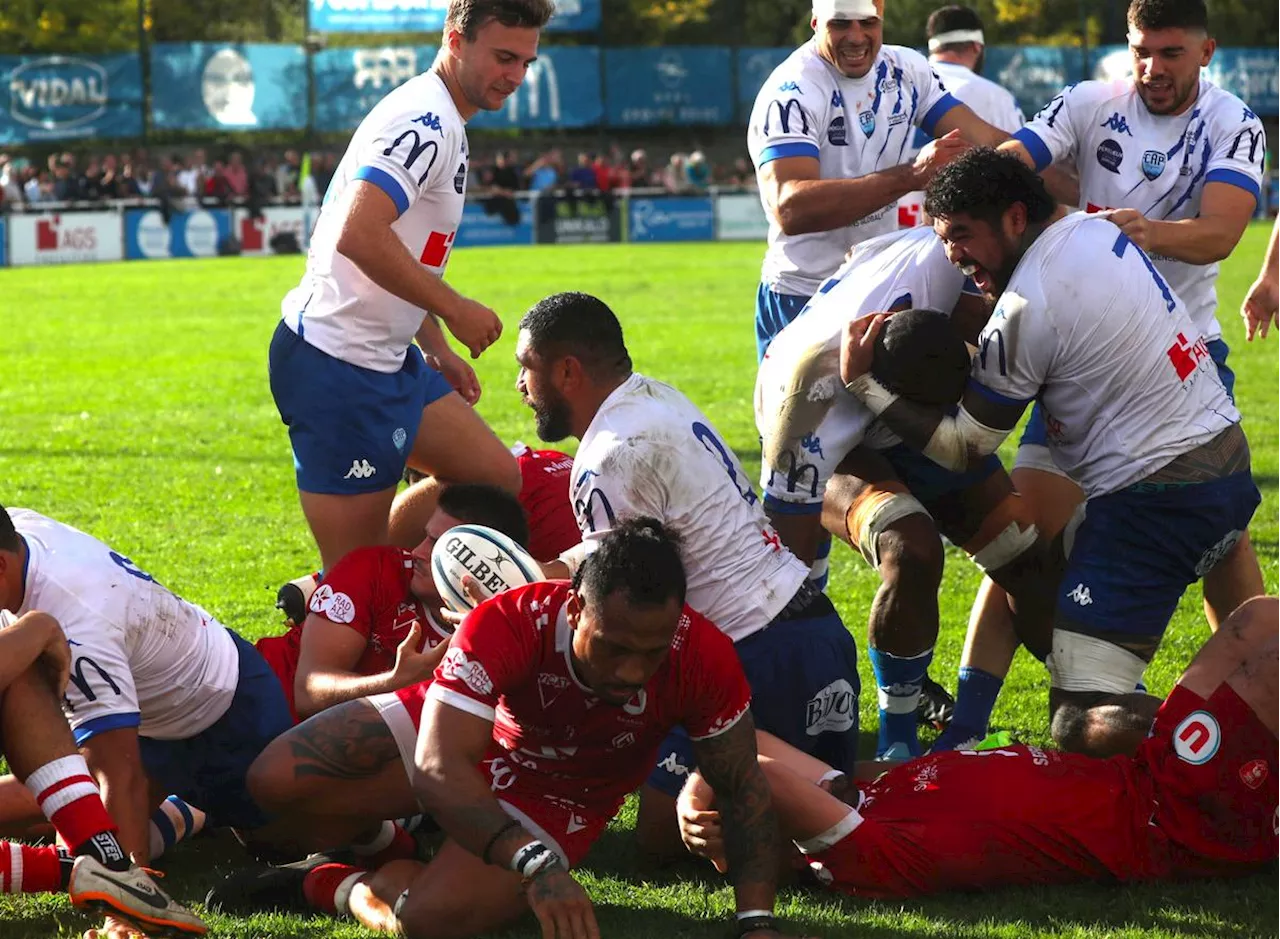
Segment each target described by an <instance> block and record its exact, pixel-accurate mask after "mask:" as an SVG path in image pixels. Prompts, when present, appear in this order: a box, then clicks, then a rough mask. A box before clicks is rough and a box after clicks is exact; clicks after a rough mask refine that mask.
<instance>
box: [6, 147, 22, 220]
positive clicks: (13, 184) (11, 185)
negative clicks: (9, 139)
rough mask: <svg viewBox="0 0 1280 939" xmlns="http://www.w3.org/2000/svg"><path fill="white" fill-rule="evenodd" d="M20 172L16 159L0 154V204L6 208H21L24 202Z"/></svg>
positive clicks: (20, 167)
mask: <svg viewBox="0 0 1280 939" xmlns="http://www.w3.org/2000/svg"><path fill="white" fill-rule="evenodd" d="M22 172H23V167H22V166H20V165H19V162H18V161H17V160H16V159H15V160H11V159H9V157H8V155H7V154H0V203H3V205H4V206H5V207H7V208H13V207H21V206H22V204H23V202H25V201H26V200H25V198H24V196H23V195H22Z"/></svg>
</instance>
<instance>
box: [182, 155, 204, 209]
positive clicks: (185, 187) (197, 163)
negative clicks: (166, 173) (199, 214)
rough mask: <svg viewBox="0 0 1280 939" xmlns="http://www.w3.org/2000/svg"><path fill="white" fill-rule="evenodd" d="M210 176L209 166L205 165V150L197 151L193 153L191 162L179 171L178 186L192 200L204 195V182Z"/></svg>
mask: <svg viewBox="0 0 1280 939" xmlns="http://www.w3.org/2000/svg"><path fill="white" fill-rule="evenodd" d="M208 175H209V166H208V164H206V163H205V155H204V150H201V149H196V150H193V151H192V153H191V160H190V162H188V163H187V164H186V165H185V166H182V167H180V168H179V169H178V185H180V186H181V187H182V191H183V192H185V193H186V194H187V195H188V196H190V197H191V198H193V199H195V198H199V197H200V196H202V195H204V181H205V178H206V177H207V176H208Z"/></svg>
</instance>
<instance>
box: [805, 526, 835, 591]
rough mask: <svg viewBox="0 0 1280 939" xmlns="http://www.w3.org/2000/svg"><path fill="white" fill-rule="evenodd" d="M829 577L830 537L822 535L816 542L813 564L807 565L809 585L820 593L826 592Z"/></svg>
mask: <svg viewBox="0 0 1280 939" xmlns="http://www.w3.org/2000/svg"><path fill="white" fill-rule="evenodd" d="M830 577H831V536H830V535H827V534H824V535H823V536H822V540H821V541H819V542H818V551H817V554H816V555H815V556H814V559H813V563H812V564H810V565H809V583H811V584H813V586H814V587H815V588H817V589H818V590H821V591H824V592H825V591H826V589H827V581H828V580H829V579H830Z"/></svg>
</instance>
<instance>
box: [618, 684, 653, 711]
mask: <svg viewBox="0 0 1280 939" xmlns="http://www.w3.org/2000/svg"><path fill="white" fill-rule="evenodd" d="M648 703H649V696H648V695H647V694H646V693H645V690H644V689H643V688H641V689H640V690H639V691H637V692H636V693H635V694H633V695H632V696H631V700H630V701H628V702H627V703H626V704H624V705H623V706H622V710H624V711H625V712H626V713H628V714H634V715H637V716H638V715H640V714H643V713H644V709H645V705H647V704H648Z"/></svg>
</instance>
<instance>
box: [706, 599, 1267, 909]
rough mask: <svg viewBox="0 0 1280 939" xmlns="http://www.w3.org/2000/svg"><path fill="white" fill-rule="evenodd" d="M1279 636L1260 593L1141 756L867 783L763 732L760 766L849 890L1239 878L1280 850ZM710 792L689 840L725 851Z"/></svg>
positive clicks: (1192, 669)
mask: <svg viewBox="0 0 1280 939" xmlns="http://www.w3.org/2000/svg"><path fill="white" fill-rule="evenodd" d="M1276 647H1277V605H1276V600H1275V598H1274V597H1257V598H1255V599H1252V600H1249V601H1248V602H1247V603H1245V604H1244V605H1243V606H1241V607H1240V608H1239V609H1238V610H1237V611H1236V612H1235V613H1233V614H1232V615H1231V616H1230V617H1229V618H1228V619H1227V621H1226V622H1225V623H1224V624H1223V627H1222V629H1220V630H1219V631H1218V632H1217V633H1215V634H1213V635H1211V636H1210V637H1209V640H1208V641H1207V642H1206V643H1205V644H1204V646H1203V647H1202V648H1201V649H1200V651H1199V652H1198V653H1197V654H1196V656H1195V658H1194V659H1192V661H1191V664H1190V665H1189V666H1188V668H1187V670H1186V671H1185V672H1184V673H1183V675H1182V677H1181V679H1179V681H1178V683H1177V684H1176V685H1175V686H1174V688H1173V690H1172V691H1171V692H1170V693H1169V696H1168V698H1166V699H1165V701H1164V702H1163V704H1162V705H1161V707H1160V710H1159V711H1158V712H1157V713H1156V716H1155V720H1154V723H1153V724H1152V727H1151V732H1150V734H1149V735H1148V736H1147V737H1146V738H1145V739H1144V740H1143V741H1142V744H1141V746H1140V747H1139V748H1138V752H1137V754H1136V755H1135V756H1132V757H1128V756H1118V757H1114V758H1112V759H1110V760H1096V759H1093V758H1091V757H1087V756H1081V755H1078V754H1072V753H1063V752H1059V751H1056V750H1044V749H1040V748H1038V747H1028V746H1022V745H1013V746H1005V747H999V748H997V749H990V750H981V751H974V750H953V751H948V752H945V753H940V754H934V755H932V756H927V757H924V758H922V759H918V760H912V761H910V762H909V763H905V764H903V765H901V766H898V767H895V768H894V769H892V770H890V771H889V772H887V773H885V774H884V775H883V776H881V777H880V778H879V779H877V780H876V781H875V782H873V783H871V784H870V785H863V786H860V787H854V786H853V785H852V784H851V783H849V782H848V781H847V780H844V779H840V778H839V777H838V775H837V774H834V773H832V772H831V771H830V768H829V767H827V766H825V765H823V764H822V763H820V762H818V761H816V760H813V759H812V758H809V757H806V756H804V755H803V754H800V753H797V752H796V751H794V750H790V751H789V752H787V751H788V750H789V748H786V747H785V745H783V744H781V743H778V742H776V741H773V742H768V743H766V742H764V741H762V742H761V752H762V755H761V765H762V767H763V769H764V772H765V776H766V777H767V778H768V780H769V785H770V788H771V790H772V792H773V801H774V805H775V807H776V809H777V812H778V819H779V822H780V824H781V825H782V827H783V830H784V832H785V833H786V835H787V836H788V837H791V838H793V839H794V840H795V843H796V845H797V847H798V848H799V849H800V851H801V852H802V858H803V862H807V863H805V864H804V866H806V867H808V868H809V869H810V870H811V871H812V872H813V873H814V874H815V875H816V878H817V880H818V881H819V882H820V883H822V884H824V885H825V886H827V887H830V888H831V889H833V890H838V891H840V892H842V893H850V894H855V895H857V896H862V897H910V896H919V895H922V894H928V893H939V892H943V891H948V890H970V891H972V890H984V891H985V890H990V889H994V888H998V887H1012V886H1043V885H1053V884H1066V883H1078V882H1083V881H1098V882H1103V883H1129V882H1134V881H1152V880H1187V879H1192V878H1208V877H1225V876H1236V875H1240V874H1244V873H1248V872H1250V871H1255V870H1259V869H1262V868H1265V867H1266V866H1267V865H1269V864H1270V865H1274V863H1275V860H1276V836H1275V819H1276V810H1277V804H1276V772H1277V766H1276V762H1277V761H1276V711H1277V707H1278V706H1280V701H1278V700H1277V694H1276V671H1277V658H1276ZM766 749H768V750H769V752H770V753H773V754H776V756H775V758H772V759H771V758H766V757H765V756H764V755H763V754H764V751H765V750H766ZM828 790H829V791H828ZM850 790H851V791H850ZM832 793H841V794H842V796H843V799H842V798H837V796H836V795H834V794H832ZM712 797H713V793H712V788H711V787H709V786H707V785H706V784H705V783H703V782H702V781H701V780H699V779H698V778H697V776H696V775H695V776H694V777H691V779H690V783H689V787H688V788H687V789H686V791H685V792H684V793H682V796H681V825H682V832H683V834H684V836H685V839H686V842H687V843H688V844H689V845H690V849H691V850H694V851H695V852H696V853H699V854H703V855H705V856H708V857H711V858H714V859H716V860H717V861H718V860H719V858H720V855H721V847H720V846H721V835H720V832H719V824H718V818H717V815H716V813H715V811H714V810H713V809H712V808H711V799H712ZM846 802H847V803H848V804H846Z"/></svg>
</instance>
